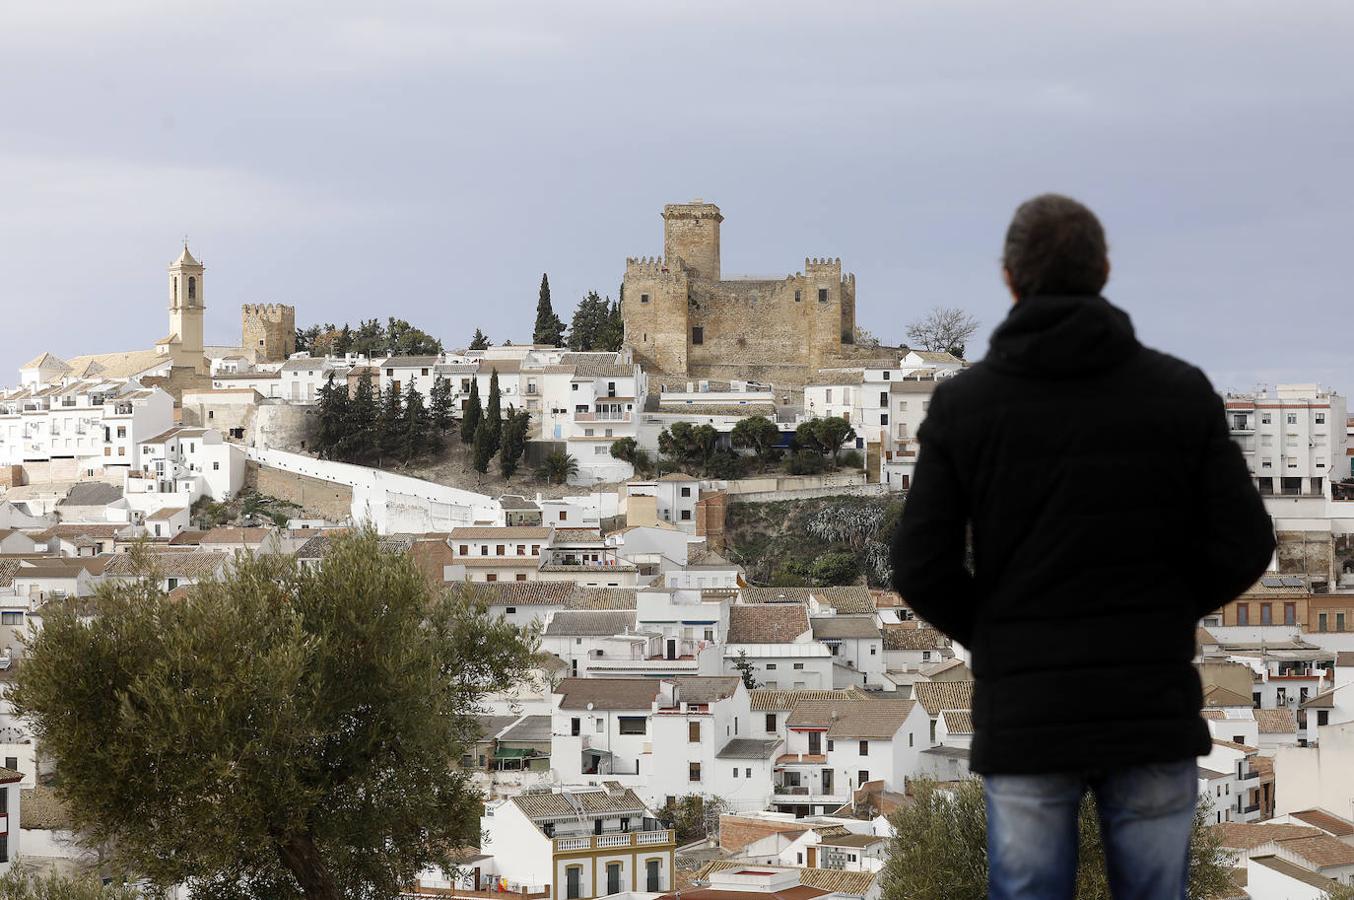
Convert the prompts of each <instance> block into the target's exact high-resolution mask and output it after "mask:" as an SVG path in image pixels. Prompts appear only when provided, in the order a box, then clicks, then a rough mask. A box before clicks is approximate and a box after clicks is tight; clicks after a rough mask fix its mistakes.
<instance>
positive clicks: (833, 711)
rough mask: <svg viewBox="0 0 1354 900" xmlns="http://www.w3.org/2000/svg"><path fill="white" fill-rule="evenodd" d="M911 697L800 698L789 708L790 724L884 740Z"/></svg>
mask: <svg viewBox="0 0 1354 900" xmlns="http://www.w3.org/2000/svg"><path fill="white" fill-rule="evenodd" d="M914 705H915V702H914V701H912V700H863V699H860V700H858V699H851V700H844V701H843V700H801V701H800V702H799V703H796V704H795V708H794V709H792V710H791V711H790V717H789V719H788V720H787V722H786V724H787V725H788V726H789V727H790V728H803V727H814V726H819V727H825V728H827V736H828V737H830V738H859V739H876V740H887V739H889V738H892V737H893V736H894V734H896V733H897V731H898V729H899V728H901V727H902V724H903V721H904V720H905V719H907V716H908V714H909V713H910V712H912V708H913V706H914Z"/></svg>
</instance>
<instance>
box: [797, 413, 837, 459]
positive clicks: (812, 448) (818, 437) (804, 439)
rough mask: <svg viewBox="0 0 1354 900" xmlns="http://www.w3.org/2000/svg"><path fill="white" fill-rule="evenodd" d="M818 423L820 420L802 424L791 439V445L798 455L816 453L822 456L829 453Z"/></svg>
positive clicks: (810, 420)
mask: <svg viewBox="0 0 1354 900" xmlns="http://www.w3.org/2000/svg"><path fill="white" fill-rule="evenodd" d="M818 422H819V420H818V419H809V420H808V421H807V422H800V423H799V426H798V427H796V428H795V436H794V437H793V438H791V440H790V445H791V446H792V447H793V448H794V450H795V452H796V453H816V454H818V455H819V456H822V455H823V454H825V453H827V452H828V448H827V447H824V446H823V440H822V432H821V431H820V430H819V428H818Z"/></svg>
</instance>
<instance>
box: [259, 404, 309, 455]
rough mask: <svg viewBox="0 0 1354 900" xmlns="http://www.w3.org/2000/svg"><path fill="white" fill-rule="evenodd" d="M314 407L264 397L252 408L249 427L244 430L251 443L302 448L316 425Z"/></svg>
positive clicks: (298, 449)
mask: <svg viewBox="0 0 1354 900" xmlns="http://www.w3.org/2000/svg"><path fill="white" fill-rule="evenodd" d="M316 409H317V408H316V407H315V406H310V405H303V404H297V403H286V402H284V401H281V400H264V401H263V402H261V403H259V405H258V408H257V409H256V410H255V412H254V421H253V428H252V429H251V430H250V431H247V432H245V440H246V441H247V442H248V444H249V446H251V447H258V448H260V449H265V450H267V449H278V450H291V451H293V452H298V451H303V450H305V449H306V448H307V445H308V444H309V443H310V440H311V437H310V436H311V433H312V432H313V430H314V429H315V427H316V424H315V423H316V421H317V420H316Z"/></svg>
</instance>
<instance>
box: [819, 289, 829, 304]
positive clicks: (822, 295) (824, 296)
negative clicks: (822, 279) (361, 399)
mask: <svg viewBox="0 0 1354 900" xmlns="http://www.w3.org/2000/svg"><path fill="white" fill-rule="evenodd" d="M818 302H819V303H826V302H827V288H819V289H818Z"/></svg>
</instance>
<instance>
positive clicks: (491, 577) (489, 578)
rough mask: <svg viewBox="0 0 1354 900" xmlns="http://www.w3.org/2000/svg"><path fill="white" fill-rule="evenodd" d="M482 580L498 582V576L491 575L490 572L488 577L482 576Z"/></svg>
mask: <svg viewBox="0 0 1354 900" xmlns="http://www.w3.org/2000/svg"><path fill="white" fill-rule="evenodd" d="M484 580H485V581H498V575H496V574H495V573H493V572H490V573H489V574H488V575H485V576H484Z"/></svg>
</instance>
